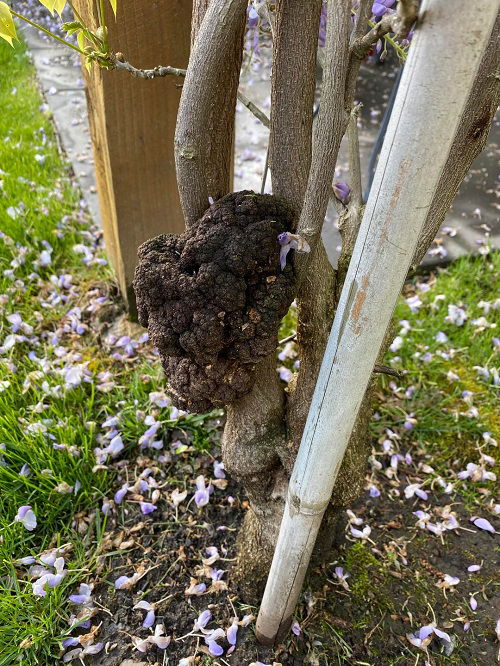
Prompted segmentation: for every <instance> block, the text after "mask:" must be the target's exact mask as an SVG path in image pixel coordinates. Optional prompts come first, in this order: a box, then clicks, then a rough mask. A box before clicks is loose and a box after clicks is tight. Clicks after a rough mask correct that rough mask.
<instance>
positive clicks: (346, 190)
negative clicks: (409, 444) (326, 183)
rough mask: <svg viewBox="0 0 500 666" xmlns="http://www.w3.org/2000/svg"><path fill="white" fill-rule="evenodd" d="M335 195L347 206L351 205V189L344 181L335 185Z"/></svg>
mask: <svg viewBox="0 0 500 666" xmlns="http://www.w3.org/2000/svg"><path fill="white" fill-rule="evenodd" d="M332 187H333V193H334V194H335V196H336V198H337V199H338V200H339V201H340V202H341V203H343V204H344V206H345V205H347V204H348V203H349V199H350V198H351V188H350V187H349V185H348V184H347V183H343V182H342V181H340V182H338V183H334V184H333V186H332Z"/></svg>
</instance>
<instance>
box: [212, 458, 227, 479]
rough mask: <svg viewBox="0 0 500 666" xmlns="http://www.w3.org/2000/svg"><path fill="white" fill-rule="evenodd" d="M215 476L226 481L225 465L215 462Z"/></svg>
mask: <svg viewBox="0 0 500 666" xmlns="http://www.w3.org/2000/svg"><path fill="white" fill-rule="evenodd" d="M214 476H215V478H216V479H225V478H226V475H225V473H224V463H223V462H219V461H218V460H214Z"/></svg>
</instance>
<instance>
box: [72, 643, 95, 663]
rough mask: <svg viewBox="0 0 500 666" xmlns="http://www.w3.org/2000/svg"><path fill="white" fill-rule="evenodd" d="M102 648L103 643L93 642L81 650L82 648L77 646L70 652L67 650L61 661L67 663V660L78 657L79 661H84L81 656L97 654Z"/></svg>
mask: <svg viewBox="0 0 500 666" xmlns="http://www.w3.org/2000/svg"><path fill="white" fill-rule="evenodd" d="M103 648H104V643H95V644H94V645H89V646H88V647H86V648H84V649H83V650H82V648H77V649H76V650H71V652H67V653H66V654H65V655H64V657H63V661H64V662H65V663H67V662H68V661H73V660H74V659H77V658H78V659H79V660H80V661H81V663H84V662H83V660H82V657H86V656H87V655H88V654H99V652H101V651H102V649H103Z"/></svg>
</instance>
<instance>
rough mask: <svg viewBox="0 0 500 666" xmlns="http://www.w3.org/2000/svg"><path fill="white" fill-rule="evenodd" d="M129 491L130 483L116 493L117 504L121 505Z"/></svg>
mask: <svg viewBox="0 0 500 666" xmlns="http://www.w3.org/2000/svg"><path fill="white" fill-rule="evenodd" d="M129 490H130V488H129V485H128V483H124V484H123V486H122V487H121V488H120V490H117V491H116V493H115V504H121V503H122V502H123V500H124V498H125V495H126V494H127V493H128V491H129Z"/></svg>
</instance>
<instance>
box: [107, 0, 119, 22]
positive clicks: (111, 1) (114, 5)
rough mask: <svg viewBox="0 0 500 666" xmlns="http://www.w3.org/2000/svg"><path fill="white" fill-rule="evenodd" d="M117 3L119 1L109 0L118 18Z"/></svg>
mask: <svg viewBox="0 0 500 666" xmlns="http://www.w3.org/2000/svg"><path fill="white" fill-rule="evenodd" d="M116 3H117V0H109V4H110V5H111V7H112V8H113V13H114V15H115V18H116Z"/></svg>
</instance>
